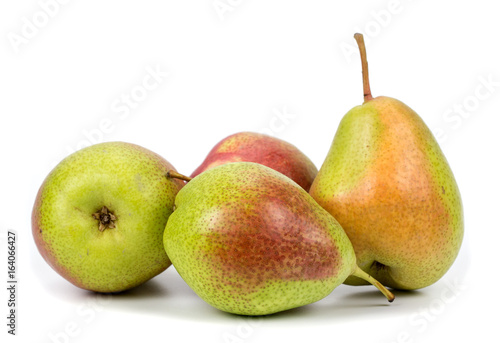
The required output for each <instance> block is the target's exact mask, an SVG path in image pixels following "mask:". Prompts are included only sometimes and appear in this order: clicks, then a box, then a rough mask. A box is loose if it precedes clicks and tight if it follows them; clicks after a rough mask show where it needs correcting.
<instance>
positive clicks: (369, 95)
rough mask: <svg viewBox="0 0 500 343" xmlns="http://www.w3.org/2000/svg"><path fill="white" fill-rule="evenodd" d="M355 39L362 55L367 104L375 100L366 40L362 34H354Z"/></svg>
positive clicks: (364, 91) (364, 90)
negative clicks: (371, 85)
mask: <svg viewBox="0 0 500 343" xmlns="http://www.w3.org/2000/svg"><path fill="white" fill-rule="evenodd" d="M354 39H356V43H358V47H359V54H360V55H361V70H362V73H363V93H364V97H365V102H367V101H369V100H371V99H373V97H372V91H371V90H370V80H369V78H368V60H367V59H366V47H365V40H364V39H363V35H362V34H361V33H356V34H354Z"/></svg>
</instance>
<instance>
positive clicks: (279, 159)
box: [191, 132, 318, 191]
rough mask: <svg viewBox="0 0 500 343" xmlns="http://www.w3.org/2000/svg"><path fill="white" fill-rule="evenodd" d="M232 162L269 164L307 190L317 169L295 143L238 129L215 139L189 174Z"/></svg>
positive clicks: (197, 173) (192, 175)
mask: <svg viewBox="0 0 500 343" xmlns="http://www.w3.org/2000/svg"><path fill="white" fill-rule="evenodd" d="M231 162H254V163H259V164H262V165H265V166H267V167H269V168H272V169H274V170H276V171H278V172H280V173H282V174H284V175H286V176H288V177H289V178H290V179H292V180H293V181H295V182H297V183H298V184H299V185H300V186H301V187H302V188H304V189H305V190H306V191H309V188H310V187H311V184H312V182H313V181H314V178H315V177H316V174H317V173H318V169H317V168H316V166H315V165H314V163H312V162H311V160H310V159H309V158H308V157H307V156H306V155H305V154H304V153H303V152H302V151H300V150H299V149H298V148H296V147H295V146H294V145H292V144H290V143H288V142H286V141H284V140H281V139H279V138H275V137H272V136H268V135H265V134H261V133H255V132H239V133H236V134H233V135H231V136H228V137H226V138H224V139H223V140H222V141H220V142H219V143H217V144H216V145H215V146H214V147H213V149H212V150H211V151H210V153H209V154H208V155H207V157H206V158H205V160H204V161H203V163H202V164H201V165H200V166H199V167H198V168H197V169H196V170H195V171H194V172H193V173H192V174H191V177H195V176H196V175H199V174H201V173H202V172H204V171H205V170H208V169H210V168H213V167H216V166H219V165H222V164H226V163H231Z"/></svg>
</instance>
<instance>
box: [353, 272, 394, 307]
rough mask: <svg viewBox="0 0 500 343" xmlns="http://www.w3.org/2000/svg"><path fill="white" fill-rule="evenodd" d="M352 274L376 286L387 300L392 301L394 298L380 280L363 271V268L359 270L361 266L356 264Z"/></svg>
mask: <svg viewBox="0 0 500 343" xmlns="http://www.w3.org/2000/svg"><path fill="white" fill-rule="evenodd" d="M352 275H353V276H357V277H359V278H361V279H363V280H365V281H368V282H369V283H371V284H372V285H374V286H375V287H377V288H378V290H379V291H380V292H382V294H383V295H385V297H386V298H387V300H389V302H390V303H392V302H393V301H394V298H395V296H394V294H392V293H391V291H389V290H388V289H387V288H385V287H384V285H382V284H381V283H380V282H378V281H377V280H375V278H374V277H372V276H371V275H369V274H368V273H365V272H364V271H363V270H361V268H359V267H357V266H356V269H355V270H354V273H352Z"/></svg>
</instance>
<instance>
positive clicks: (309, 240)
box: [164, 162, 394, 315]
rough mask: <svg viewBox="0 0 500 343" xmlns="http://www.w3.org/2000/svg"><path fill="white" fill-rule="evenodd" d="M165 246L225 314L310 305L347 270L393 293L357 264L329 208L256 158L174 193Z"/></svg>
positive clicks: (194, 286) (261, 312) (207, 175)
mask: <svg viewBox="0 0 500 343" xmlns="http://www.w3.org/2000/svg"><path fill="white" fill-rule="evenodd" d="M170 175H171V177H172V176H173V177H175V176H176V175H174V174H170ZM164 244H165V250H166V252H167V254H168V256H169V257H170V259H171V260H172V263H173V265H174V267H175V268H176V270H177V271H178V272H179V274H180V275H181V277H182V278H183V279H184V280H185V281H186V283H187V284H188V285H189V286H190V287H191V288H192V289H193V290H194V291H195V292H196V293H197V294H198V295H199V296H200V297H201V298H202V299H203V300H205V301H206V302H207V303H209V304H210V305H212V306H214V307H216V308H218V309H220V310H222V311H226V312H230V313H235V314H242V315H266V314H271V313H275V312H279V311H284V310H287V309H291V308H294V307H299V306H303V305H306V304H310V303H313V302H315V301H318V300H320V299H322V298H324V297H325V296H327V295H328V294H330V292H332V290H333V289H334V288H335V287H337V286H338V285H339V284H341V283H342V282H343V281H344V280H345V279H346V278H347V277H348V276H349V275H357V276H358V277H361V278H364V279H367V280H368V281H369V282H372V283H374V284H375V285H376V286H377V287H378V288H379V289H380V290H381V291H382V292H383V293H384V294H385V295H386V296H387V297H388V299H390V300H391V301H392V299H393V298H394V296H393V295H392V294H391V293H390V292H389V291H388V290H386V289H385V288H384V287H383V286H382V285H380V284H379V283H378V282H377V281H376V280H373V278H371V277H370V276H369V275H367V274H366V273H364V272H363V271H361V270H360V269H359V268H358V267H357V266H356V258H355V254H354V250H353V248H352V245H351V242H350V241H349V239H348V238H347V235H346V234H345V233H344V231H343V230H342V228H341V226H340V225H339V224H338V223H337V221H336V220H335V219H334V218H333V217H332V216H331V215H330V214H329V213H328V212H326V211H325V210H324V209H323V208H321V206H319V205H318V204H317V203H316V202H315V201H314V200H313V199H312V197H311V196H310V195H309V194H308V193H307V192H306V191H305V190H304V189H302V187H300V186H299V185H298V184H297V183H295V182H294V181H292V180H291V179H289V178H288V177H286V176H284V175H283V174H281V173H279V172H277V171H275V170H273V169H271V168H269V167H266V166H263V165H261V164H257V163H252V162H235V163H230V164H224V165H221V166H218V167H215V168H213V169H209V170H207V171H205V172H203V173H202V174H200V175H199V176H197V177H195V178H193V179H192V180H191V181H189V182H188V183H187V185H186V186H184V188H183V189H181V191H180V192H179V194H178V195H177V197H176V199H175V211H174V213H173V214H172V215H171V216H170V218H169V220H168V223H167V226H166V229H165V233H164Z"/></svg>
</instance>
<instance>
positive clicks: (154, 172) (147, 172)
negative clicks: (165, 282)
mask: <svg viewBox="0 0 500 343" xmlns="http://www.w3.org/2000/svg"><path fill="white" fill-rule="evenodd" d="M171 169H173V167H172V165H171V164H170V163H169V162H167V161H166V160H165V159H163V158H162V157H161V156H159V155H157V154H155V153H154V152H152V151H150V150H147V149H145V148H143V147H140V146H138V145H135V144H130V143H124V142H109V143H101V144H96V145H93V146H90V147H88V148H84V149H82V150H79V151H77V152H75V153H73V154H71V155H70V156H68V157H66V158H65V159H64V160H63V161H62V162H60V163H59V164H58V165H57V166H56V167H55V168H54V169H53V170H52V171H51V172H50V174H49V175H48V176H47V177H46V179H45V181H44V182H43V184H42V186H41V187H40V190H39V191H38V195H37V197H36V200H35V204H34V207H33V212H32V232H33V236H34V239H35V243H36V245H37V247H38V250H39V251H40V254H41V255H42V257H43V258H44V259H45V260H46V261H47V262H48V264H49V265H50V266H51V267H52V268H53V269H54V270H55V271H56V272H58V273H59V274H60V275H61V276H63V277H64V278H65V279H67V280H68V281H70V282H71V283H73V284H74V285H76V286H78V287H80V288H83V289H87V290H92V291H96V292H120V291H124V290H127V289H130V288H132V287H135V286H137V285H139V284H141V283H143V282H145V281H147V280H149V279H151V278H152V277H154V276H155V275H157V274H159V273H161V272H162V271H164V270H165V269H166V268H167V267H169V266H170V265H171V262H170V260H169V259H168V256H167V254H166V253H165V249H164V248H163V231H164V229H165V225H166V224H167V219H168V217H169V215H170V214H171V213H172V207H173V204H174V199H175V195H176V194H177V192H178V191H179V190H180V189H181V188H182V186H183V185H184V183H183V182H182V181H181V180H174V179H170V178H167V177H166V173H167V171H168V170H171Z"/></svg>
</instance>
